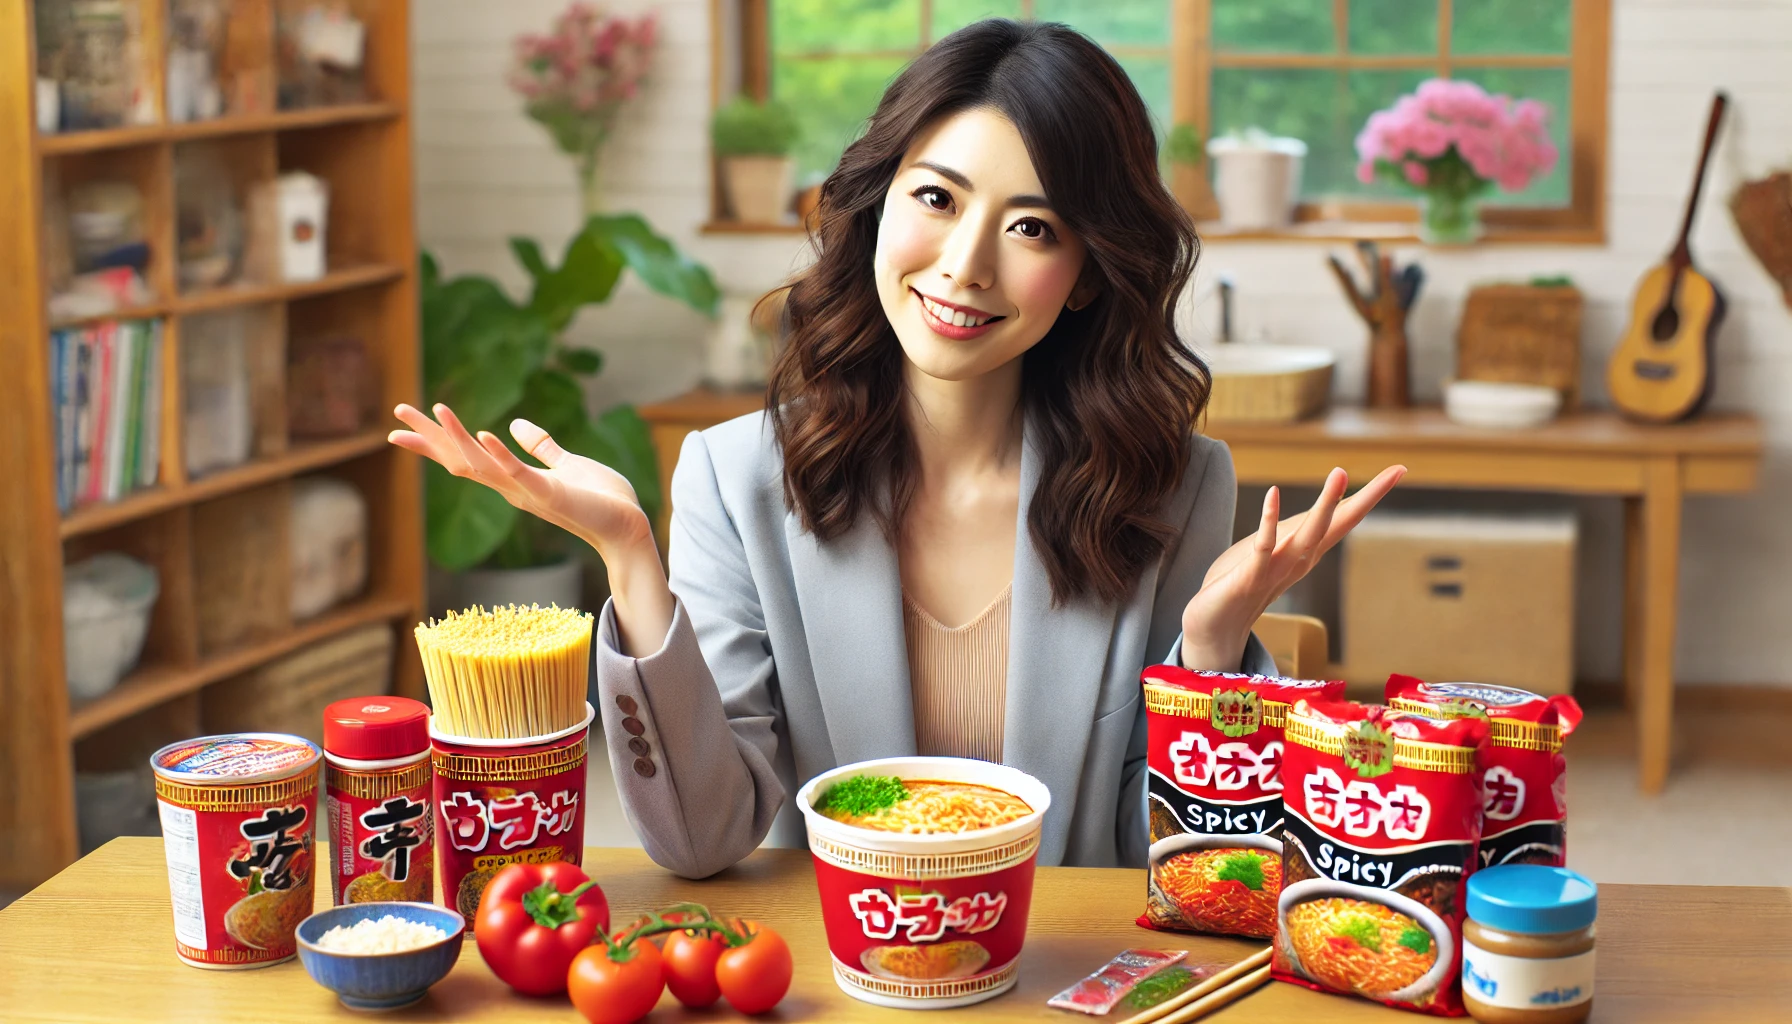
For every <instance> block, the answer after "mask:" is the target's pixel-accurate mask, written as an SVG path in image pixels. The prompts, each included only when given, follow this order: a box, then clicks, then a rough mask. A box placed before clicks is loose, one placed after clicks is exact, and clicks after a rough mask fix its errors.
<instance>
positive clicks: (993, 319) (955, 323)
mask: <svg viewBox="0 0 1792 1024" xmlns="http://www.w3.org/2000/svg"><path fill="white" fill-rule="evenodd" d="M909 291H911V292H913V293H914V295H915V298H916V299H918V300H919V301H920V303H921V314H922V315H921V319H922V320H924V321H926V323H927V326H928V327H930V328H932V329H933V332H934V333H935V334H938V335H941V336H942V337H947V338H951V339H952V340H954V341H969V340H971V339H972V338H979V337H982V336H983V335H985V334H987V333H989V332H990V330H991V329H993V328H994V327H995V325H996V324H998V323H1001V322H1002V321H1003V320H1004V319H1006V318H1005V317H1001V316H997V315H995V314H993V313H986V312H984V311H983V310H980V309H976V308H973V307H971V306H960V305H958V304H956V303H949V302H942V301H941V300H939V299H936V298H934V297H933V296H931V295H924V294H922V293H921V292H920V290H919V289H915V288H910V289H909Z"/></svg>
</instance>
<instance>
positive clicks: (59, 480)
mask: <svg viewBox="0 0 1792 1024" xmlns="http://www.w3.org/2000/svg"><path fill="white" fill-rule="evenodd" d="M50 367H51V393H52V398H53V409H54V415H53V422H54V424H55V428H56V505H57V508H59V509H60V510H61V511H63V512H67V511H69V510H70V509H73V508H75V507H77V506H80V505H85V504H88V503H90V502H96V501H117V500H118V499H120V498H122V497H124V496H125V495H127V494H129V493H131V492H132V491H134V490H136V489H137V488H140V487H148V486H152V485H153V484H154V483H155V482H156V480H157V478H158V476H159V466H160V460H161V435H162V432H161V416H162V369H163V367H162V324H161V321H159V320H107V321H102V322H100V323H96V324H92V325H89V326H87V327H79V328H69V329H67V330H59V331H53V332H51V334H50Z"/></svg>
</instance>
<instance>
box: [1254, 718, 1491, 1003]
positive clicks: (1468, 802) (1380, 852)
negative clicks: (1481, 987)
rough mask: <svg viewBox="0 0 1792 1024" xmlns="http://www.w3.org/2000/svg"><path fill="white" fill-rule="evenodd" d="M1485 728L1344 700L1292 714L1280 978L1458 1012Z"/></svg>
mask: <svg viewBox="0 0 1792 1024" xmlns="http://www.w3.org/2000/svg"><path fill="white" fill-rule="evenodd" d="M1487 733H1488V726H1487V721H1486V719H1484V718H1477V717H1465V718H1459V719H1455V720H1448V719H1443V718H1433V717H1429V716H1426V715H1420V714H1417V713H1413V712H1404V711H1394V710H1390V709H1388V708H1385V707H1380V706H1365V705H1362V704H1356V703H1353V702H1349V701H1313V702H1308V701H1301V702H1300V703H1297V704H1296V705H1295V706H1294V708H1293V710H1291V711H1290V712H1289V714H1288V724H1287V748H1286V751H1285V756H1284V760H1283V763H1282V779H1283V782H1284V784H1285V786H1286V790H1285V801H1286V806H1285V808H1284V814H1285V818H1284V822H1283V831H1282V838H1283V852H1282V871H1283V875H1282V892H1281V896H1280V898H1279V899H1278V901H1277V908H1276V909H1277V922H1278V925H1279V928H1278V931H1277V934H1276V937H1275V944H1274V946H1273V950H1274V952H1273V955H1272V960H1271V963H1272V965H1273V967H1274V973H1275V976H1276V977H1277V978H1280V979H1282V980H1284V981H1292V982H1295V983H1297V984H1301V985H1306V986H1307V987H1309V988H1316V989H1319V990H1321V991H1329V992H1341V993H1344V994H1346V995H1357V996H1362V997H1364V998H1366V999H1373V1000H1376V1001H1377V1002H1382V1003H1386V1004H1388V1005H1389V1006H1395V1007H1399V1008H1400V1009H1406V1010H1419V1011H1421V1012H1424V1013H1432V1014H1437V1015H1440V1016H1460V1015H1461V1014H1462V1012H1463V1011H1462V991H1461V981H1460V975H1461V949H1462V919H1463V912H1464V904H1463V883H1464V881H1465V880H1466V879H1467V878H1468V876H1469V874H1470V873H1472V872H1473V871H1474V870H1475V850H1476V844H1477V843H1478V841H1479V840H1480V836H1481V760H1480V758H1481V753H1482V747H1483V744H1484V743H1485V742H1486V739H1487Z"/></svg>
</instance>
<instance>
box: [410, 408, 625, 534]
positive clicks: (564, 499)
mask: <svg viewBox="0 0 1792 1024" xmlns="http://www.w3.org/2000/svg"><path fill="white" fill-rule="evenodd" d="M393 412H394V414H395V415H397V417H398V418H399V419H400V420H402V421H403V422H404V424H405V425H406V426H408V427H410V428H411V429H409V430H394V431H392V433H391V434H389V435H387V440H389V441H391V442H392V443H393V444H395V445H397V446H399V447H400V448H403V449H406V450H407V451H413V452H416V453H417V454H418V455H422V456H425V457H426V458H430V459H433V460H435V461H436V462H437V463H439V464H440V465H441V466H442V468H443V469H446V470H447V471H448V472H450V473H453V474H454V475H455V476H458V477H465V478H466V479H469V480H475V481H478V482H479V483H482V484H484V485H485V486H487V487H490V488H491V489H492V490H494V491H497V492H498V493H499V494H501V495H503V496H504V500H506V501H508V502H510V503H511V504H512V505H515V506H516V507H517V508H519V509H522V510H523V511H524V512H527V513H529V514H530V515H534V516H538V517H540V518H542V519H545V520H547V521H548V522H550V523H553V524H554V525H555V526H558V527H560V528H561V529H563V530H566V531H567V532H569V533H571V534H572V535H573V536H575V537H579V538H581V539H583V540H584V541H585V542H586V543H588V544H590V545H591V546H592V547H594V548H596V549H597V553H598V554H599V555H600V556H601V557H603V558H604V559H605V561H609V560H611V559H612V558H616V557H618V556H620V555H622V554H623V553H625V552H633V551H637V550H639V549H640V548H642V547H643V546H645V547H646V548H648V549H649V550H652V547H653V529H652V525H651V524H650V523H649V522H648V521H647V513H645V512H643V511H642V510H641V502H640V500H639V499H638V498H637V497H636V496H635V489H634V487H633V486H632V485H631V484H630V483H629V482H628V479H627V478H626V477H624V476H623V475H622V474H621V473H618V472H616V471H615V470H613V469H611V468H610V467H608V466H606V465H604V464H603V463H600V462H597V461H595V460H592V459H588V458H586V457H585V456H583V455H574V454H572V453H571V452H569V451H567V450H565V449H564V448H561V447H560V446H559V445H558V444H556V443H555V442H554V439H553V438H552V437H549V436H548V433H547V431H545V430H543V429H541V428H540V427H538V426H536V425H535V424H533V423H530V422H529V421H528V420H512V421H511V423H510V436H512V437H514V438H516V442H517V444H519V445H521V446H522V448H523V450H524V451H526V452H528V453H529V454H530V455H533V456H534V457H535V458H537V459H539V460H540V461H541V463H542V465H544V466H546V467H547V468H546V469H537V468H535V467H534V466H530V465H526V464H525V463H524V462H523V461H522V460H521V459H519V458H517V457H516V455H514V454H513V453H512V452H511V451H510V449H509V447H507V446H506V445H505V444H504V442H503V441H502V440H501V439H500V438H498V437H497V435H495V434H492V433H490V432H489V431H484V430H482V431H480V432H479V435H478V437H474V436H473V435H471V434H469V433H467V428H466V427H465V426H463V425H461V422H460V419H459V418H458V417H456V416H455V415H454V411H453V410H451V409H449V408H448V407H447V406H446V405H441V404H438V405H437V406H436V407H435V413H436V419H433V420H432V419H430V418H429V416H428V415H426V414H425V413H423V412H422V411H421V410H419V409H415V408H412V407H411V406H409V405H400V406H398V407H397V408H396V409H394V410H393ZM437 420H440V422H437ZM656 557H657V553H656Z"/></svg>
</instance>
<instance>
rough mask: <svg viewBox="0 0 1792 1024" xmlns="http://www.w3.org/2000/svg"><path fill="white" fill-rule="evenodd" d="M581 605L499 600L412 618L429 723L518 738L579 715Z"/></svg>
mask: <svg viewBox="0 0 1792 1024" xmlns="http://www.w3.org/2000/svg"><path fill="white" fill-rule="evenodd" d="M591 625H592V617H591V615H590V614H588V613H584V612H580V611H578V610H577V609H574V608H559V607H554V606H550V607H547V608H540V607H537V606H535V605H530V606H529V607H527V608H521V607H517V606H515V605H505V606H503V607H499V608H493V609H491V610H490V611H487V610H486V609H485V608H483V607H478V606H475V607H474V608H472V609H470V610H468V611H463V612H454V611H450V612H449V613H448V614H447V615H446V616H445V617H443V618H442V619H440V620H436V619H431V620H430V621H429V622H427V623H419V624H418V626H417V651H418V653H419V654H421V655H422V658H423V673H424V675H425V676H426V677H427V678H428V680H429V699H430V703H431V704H433V705H434V710H435V727H436V730H437V731H438V732H441V733H445V734H448V735H451V736H466V737H472V738H478V739H523V738H526V737H531V736H542V735H545V734H548V733H553V732H559V731H560V730H562V729H569V728H572V727H574V726H576V725H578V724H579V722H580V721H582V720H583V719H584V717H585V690H586V686H587V682H588V677H589V673H590V667H591Z"/></svg>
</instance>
